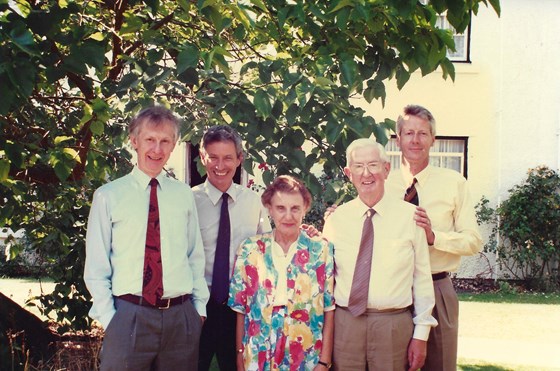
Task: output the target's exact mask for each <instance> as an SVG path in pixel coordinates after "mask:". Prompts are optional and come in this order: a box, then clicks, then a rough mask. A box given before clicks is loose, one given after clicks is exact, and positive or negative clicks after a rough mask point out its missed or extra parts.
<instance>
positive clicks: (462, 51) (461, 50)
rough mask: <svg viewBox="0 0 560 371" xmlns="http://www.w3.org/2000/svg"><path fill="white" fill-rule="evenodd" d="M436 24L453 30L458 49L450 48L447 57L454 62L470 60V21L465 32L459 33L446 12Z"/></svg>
mask: <svg viewBox="0 0 560 371" xmlns="http://www.w3.org/2000/svg"><path fill="white" fill-rule="evenodd" d="M420 2H421V3H422V4H424V5H426V4H427V2H428V0H420ZM436 26H437V27H438V28H441V29H444V30H451V32H452V33H453V40H454V41H455V49H456V51H451V50H448V51H447V58H449V60H450V61H452V62H470V35H471V25H470V23H469V25H468V26H467V28H466V29H465V31H464V32H463V33H457V32H456V31H455V28H453V26H452V25H450V24H449V22H448V21H447V18H446V13H442V14H439V15H438V19H437V21H436Z"/></svg>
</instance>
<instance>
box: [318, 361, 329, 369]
mask: <svg viewBox="0 0 560 371" xmlns="http://www.w3.org/2000/svg"><path fill="white" fill-rule="evenodd" d="M317 363H318V364H320V365H321V366H325V367H326V368H328V369H330V368H331V366H332V363H327V362H323V361H319V362H317Z"/></svg>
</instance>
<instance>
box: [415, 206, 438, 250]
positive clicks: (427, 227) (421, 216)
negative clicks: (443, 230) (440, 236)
mask: <svg viewBox="0 0 560 371" xmlns="http://www.w3.org/2000/svg"><path fill="white" fill-rule="evenodd" d="M414 221H415V222H416V225H417V226H419V227H420V228H422V229H424V231H425V232H426V240H427V241H428V245H430V246H432V245H433V244H434V242H435V239H436V235H435V234H434V231H433V230H432V221H431V220H430V217H429V216H428V213H427V212H426V209H424V208H423V207H420V206H417V207H416V213H415V214H414Z"/></svg>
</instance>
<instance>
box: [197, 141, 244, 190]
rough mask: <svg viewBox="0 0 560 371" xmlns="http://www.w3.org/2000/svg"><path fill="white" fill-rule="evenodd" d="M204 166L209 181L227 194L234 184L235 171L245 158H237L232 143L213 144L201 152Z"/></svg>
mask: <svg viewBox="0 0 560 371" xmlns="http://www.w3.org/2000/svg"><path fill="white" fill-rule="evenodd" d="M200 158H201V160H202V164H203V165H204V167H205V168H206V174H207V176H208V181H209V182H210V183H212V185H213V186H214V187H216V188H217V189H219V190H220V191H222V192H225V191H227V190H228V188H229V187H230V185H231V183H232V182H233V176H234V175H235V170H236V169H237V167H238V166H239V165H240V164H241V161H242V160H243V158H242V157H241V156H240V157H237V151H236V150H235V144H234V143H233V142H232V141H229V140H228V141H224V142H213V143H210V144H208V145H207V146H206V148H205V149H202V150H201V151H200Z"/></svg>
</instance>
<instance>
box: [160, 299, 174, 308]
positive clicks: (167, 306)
mask: <svg viewBox="0 0 560 371" xmlns="http://www.w3.org/2000/svg"><path fill="white" fill-rule="evenodd" d="M160 300H167V305H164V306H161V305H158V309H162V310H163V309H169V304H171V299H160Z"/></svg>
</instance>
